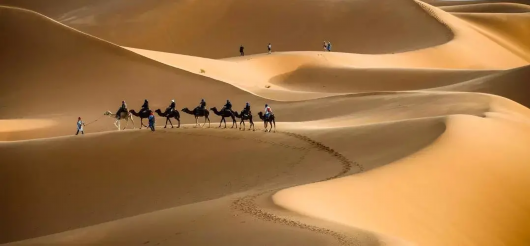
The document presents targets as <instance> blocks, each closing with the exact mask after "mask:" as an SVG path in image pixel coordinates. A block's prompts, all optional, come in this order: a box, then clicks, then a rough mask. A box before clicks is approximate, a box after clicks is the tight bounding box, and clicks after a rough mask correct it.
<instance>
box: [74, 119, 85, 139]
mask: <svg viewBox="0 0 530 246" xmlns="http://www.w3.org/2000/svg"><path fill="white" fill-rule="evenodd" d="M84 125H85V122H83V121H82V120H81V117H78V118H77V132H76V133H75V135H77V134H79V132H81V135H85V132H84V131H83V126H84Z"/></svg>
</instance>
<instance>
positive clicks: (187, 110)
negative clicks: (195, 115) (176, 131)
mask: <svg viewBox="0 0 530 246" xmlns="http://www.w3.org/2000/svg"><path fill="white" fill-rule="evenodd" d="M189 111H190V110H189V109H188V108H183V109H182V112H189Z"/></svg>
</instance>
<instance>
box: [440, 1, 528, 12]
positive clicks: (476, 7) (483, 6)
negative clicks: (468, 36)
mask: <svg viewBox="0 0 530 246" xmlns="http://www.w3.org/2000/svg"><path fill="white" fill-rule="evenodd" d="M440 8H441V9H443V10H445V11H447V12H452V13H527V12H530V6H528V5H525V4H520V3H474V4H465V5H452V6H442V7H440Z"/></svg>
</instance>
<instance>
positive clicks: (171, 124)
mask: <svg viewBox="0 0 530 246" xmlns="http://www.w3.org/2000/svg"><path fill="white" fill-rule="evenodd" d="M167 120H169V124H171V128H173V123H172V122H171V118H167ZM166 125H167V124H166Z"/></svg>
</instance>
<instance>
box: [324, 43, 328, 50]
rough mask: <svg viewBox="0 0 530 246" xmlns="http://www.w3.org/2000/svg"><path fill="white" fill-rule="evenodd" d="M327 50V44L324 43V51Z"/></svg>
mask: <svg viewBox="0 0 530 246" xmlns="http://www.w3.org/2000/svg"><path fill="white" fill-rule="evenodd" d="M326 50H328V43H327V42H326V41H324V51H326Z"/></svg>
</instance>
